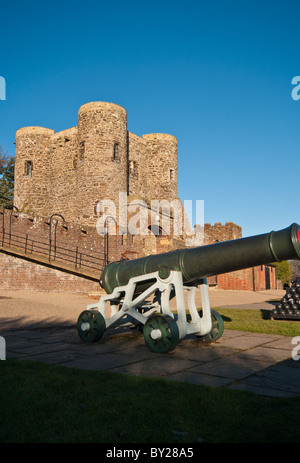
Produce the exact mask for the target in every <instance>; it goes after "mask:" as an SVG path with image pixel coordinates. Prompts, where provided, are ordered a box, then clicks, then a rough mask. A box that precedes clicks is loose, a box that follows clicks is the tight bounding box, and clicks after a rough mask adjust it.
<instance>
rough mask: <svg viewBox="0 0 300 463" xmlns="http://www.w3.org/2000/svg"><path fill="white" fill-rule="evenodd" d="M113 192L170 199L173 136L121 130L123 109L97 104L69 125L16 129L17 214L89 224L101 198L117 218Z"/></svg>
mask: <svg viewBox="0 0 300 463" xmlns="http://www.w3.org/2000/svg"><path fill="white" fill-rule="evenodd" d="M29 164H30V169H28V168H27V167H28V165H29ZM120 192H122V193H125V194H126V195H138V196H140V197H141V198H143V199H147V200H151V199H166V200H168V201H172V200H173V199H177V195H178V187H177V140H176V138H175V137H173V136H172V135H167V134H148V135H143V136H142V137H139V136H137V135H135V134H133V133H131V132H128V131H127V112H126V110H125V109H124V108H123V107H121V106H119V105H117V104H113V103H105V102H92V103H87V104H85V105H83V106H81V107H80V108H79V111H78V125H77V126H76V127H72V128H70V129H66V130H63V131H60V132H57V133H54V131H53V130H51V129H47V128H43V127H25V128H22V129H19V130H18V131H17V132H16V162H15V199H14V204H15V206H16V207H18V209H19V210H20V211H21V212H25V213H30V214H36V215H38V216H41V217H50V216H51V215H52V214H54V213H59V214H62V215H63V216H64V218H65V220H66V221H68V222H72V223H75V224H80V225H83V226H91V227H93V226H95V223H96V222H97V218H98V213H97V204H98V203H99V201H101V200H111V201H113V202H114V204H115V207H116V218H117V219H118V218H119V193H120ZM120 207H121V208H123V207H124V204H122V205H121V206H120ZM123 212H124V211H122V213H123Z"/></svg>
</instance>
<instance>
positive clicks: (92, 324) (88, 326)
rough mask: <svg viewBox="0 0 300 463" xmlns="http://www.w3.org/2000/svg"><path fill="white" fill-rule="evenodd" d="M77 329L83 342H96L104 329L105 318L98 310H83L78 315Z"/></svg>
mask: <svg viewBox="0 0 300 463" xmlns="http://www.w3.org/2000/svg"><path fill="white" fill-rule="evenodd" d="M77 331H78V334H79V336H80V338H81V339H82V340H83V341H84V342H96V341H99V339H101V338H102V336H103V333H104V331H105V320H104V317H103V315H102V314H101V313H100V312H99V311H98V310H84V311H83V312H81V314H80V315H79V317H78V321H77Z"/></svg>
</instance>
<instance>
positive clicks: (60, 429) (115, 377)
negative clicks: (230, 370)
mask: <svg viewBox="0 0 300 463" xmlns="http://www.w3.org/2000/svg"><path fill="white" fill-rule="evenodd" d="M299 412H300V398H289V399H277V398H276V399H274V398H264V397H260V396H257V395H255V394H252V393H248V392H240V391H231V390H228V389H225V388H209V387H205V386H196V385H192V384H186V383H176V382H173V381H167V380H164V379H152V378H141V377H131V376H123V375H119V374H112V373H105V372H99V371H94V372H93V371H83V370H76V369H68V368H66V367H59V366H55V365H46V364H41V363H38V362H31V361H21V360H19V361H17V360H6V361H2V362H1V363H0V416H1V420H0V442H15V443H16V442H31V443H36V442H43V443H49V442H50V443H61V442H69V443H70V442H77V443H80V442H96V443H97V442H99V443H100V442H102V443H127V442H129V443H151V442H152V443H160V442H163V443H178V442H179V443H180V442H181V443H197V442H198V440H199V439H201V440H203V442H207V443H209V442H220V443H222V442H300V429H299ZM174 431H175V433H174ZM178 433H185V434H184V436H178Z"/></svg>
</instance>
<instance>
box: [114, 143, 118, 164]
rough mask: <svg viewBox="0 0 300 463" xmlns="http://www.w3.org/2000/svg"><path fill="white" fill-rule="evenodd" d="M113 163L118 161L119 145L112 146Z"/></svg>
mask: <svg viewBox="0 0 300 463" xmlns="http://www.w3.org/2000/svg"><path fill="white" fill-rule="evenodd" d="M113 160H114V161H118V160H119V143H115V144H114V156H113Z"/></svg>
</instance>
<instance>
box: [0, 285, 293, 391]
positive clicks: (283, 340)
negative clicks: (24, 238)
mask: <svg viewBox="0 0 300 463" xmlns="http://www.w3.org/2000/svg"><path fill="white" fill-rule="evenodd" d="M7 294H8V293H7ZM25 296H26V297H27V299H26V297H25ZM218 296H219V295H218ZM240 296H242V295H240ZM253 296H254V295H253ZM256 296H258V295H257V294H256ZM1 297H2V301H1V300H0V308H1V302H2V308H3V311H4V306H5V304H4V302H6V304H8V305H6V307H8V306H9V300H5V299H4V298H5V296H3V292H0V299H1ZM8 297H10V298H12V299H14V297H15V298H16V297H17V296H16V293H12V295H10V296H7V298H8ZM30 297H34V295H33V296H30V295H29V294H28V293H27V294H26V295H24V294H19V295H18V297H17V301H18V304H19V306H20V304H21V305H22V301H23V306H24V307H25V306H26V304H28V305H30ZM40 297H41V298H43V297H46V296H45V295H42V296H41V295H40ZM48 297H49V296H48ZM57 297H58V299H57V300H56V299H55V298H56V296H53V300H52V304H51V300H49V301H48V306H49V307H56V308H57V305H56V304H58V302H57V301H58V300H59V296H57ZM36 298H37V296H35V299H34V300H36ZM82 298H83V297H82V296H80V297H79V300H80V303H81V299H82ZM83 299H84V298H83ZM265 299H268V298H266V297H265ZM68 300H69V304H71V302H72V301H73V302H74V304H75V302H76V300H78V298H77V299H76V296H74V295H73V296H70V295H68ZM89 302H90V301H88V303H89ZM242 302H243V301H242ZM267 303H268V302H267ZM31 304H33V302H32V301H31ZM39 304H40V307H41V304H42V302H41V300H39ZM254 304H257V302H254ZM44 305H46V302H45V301H44ZM219 305H221V304H219ZM225 305H226V304H225ZM244 305H245V304H242V305H241V306H244ZM246 305H248V304H246ZM10 307H11V310H12V307H13V305H11V306H10ZM272 307H273V306H271V307H270V308H272ZM84 308H85V306H84V307H83V309H84ZM19 310H21V309H19ZM4 312H5V311H4ZM5 313H6V316H5V317H4V316H2V317H1V310H0V335H1V336H3V337H4V338H5V342H6V357H7V358H18V359H31V360H39V361H42V362H48V363H54V364H58V365H63V366H67V367H75V368H81V369H87V370H102V371H110V372H117V373H122V374H132V375H142V376H150V377H151V376H152V377H153V376H155V377H163V378H167V379H169V380H176V381H187V382H191V383H194V384H203V385H208V386H214V387H226V388H229V389H239V390H248V391H252V392H255V393H257V394H261V395H265V396H273V397H291V396H300V360H299V361H296V360H293V359H292V358H291V356H292V349H293V348H295V347H296V348H297V346H295V345H293V344H292V338H287V337H283V336H278V335H265V334H257V333H245V332H240V331H232V330H225V332H224V334H223V336H222V337H221V339H219V340H218V341H217V342H216V343H214V344H211V345H206V344H203V343H202V342H199V341H198V339H197V338H196V337H195V336H191V337H187V338H185V339H184V340H183V341H182V342H181V343H180V344H179V345H178V346H177V347H176V348H175V350H173V351H172V352H170V353H167V354H162V355H159V354H155V353H153V352H151V351H149V349H148V348H147V347H146V346H145V344H144V338H143V335H142V334H141V333H140V332H137V331H136V330H132V329H124V328H121V329H118V330H114V329H111V330H107V331H106V332H105V334H104V336H103V338H102V339H101V341H100V342H98V343H95V344H86V343H84V342H82V341H81V340H80V338H79V337H78V334H77V330H76V326H75V321H76V320H77V314H76V317H72V319H70V318H69V317H65V320H62V318H61V317H60V318H59V317H58V318H55V317H49V316H48V317H46V318H44V319H41V318H40V319H39V320H37V317H36V316H35V317H33V319H32V320H26V322H25V321H24V320H25V319H24V317H21V316H20V313H19V312H18V311H17V312H16V313H15V315H14V312H13V311H12V313H11V315H10V316H8V314H7V312H5ZM59 314H60V316H61V315H62V314H61V311H60V312H59ZM74 318H75V320H74ZM299 335H300V326H299ZM298 354H300V343H299V349H298Z"/></svg>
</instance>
